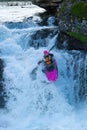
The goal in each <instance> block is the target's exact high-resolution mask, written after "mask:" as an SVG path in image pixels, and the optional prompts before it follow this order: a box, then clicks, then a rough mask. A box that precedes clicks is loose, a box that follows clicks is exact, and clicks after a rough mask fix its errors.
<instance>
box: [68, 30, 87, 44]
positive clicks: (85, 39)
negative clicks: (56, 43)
mask: <svg viewBox="0 0 87 130" xmlns="http://www.w3.org/2000/svg"><path fill="white" fill-rule="evenodd" d="M67 34H69V35H70V36H73V37H75V38H76V39H78V40H80V41H82V42H84V43H87V36H86V35H83V34H79V33H76V32H67Z"/></svg>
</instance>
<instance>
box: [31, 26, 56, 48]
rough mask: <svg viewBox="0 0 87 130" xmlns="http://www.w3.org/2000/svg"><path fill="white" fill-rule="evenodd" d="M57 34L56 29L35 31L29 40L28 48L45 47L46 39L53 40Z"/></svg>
mask: <svg viewBox="0 0 87 130" xmlns="http://www.w3.org/2000/svg"><path fill="white" fill-rule="evenodd" d="M57 33H58V30H57V28H50V27H49V28H47V29H46V28H45V29H41V30H38V31H36V32H35V33H34V34H33V35H32V36H31V39H30V40H29V46H32V47H34V48H36V49H38V48H39V47H46V46H47V45H48V43H47V38H48V37H49V38H53V37H54V36H55V35H56V34H57Z"/></svg>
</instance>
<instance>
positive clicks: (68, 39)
mask: <svg viewBox="0 0 87 130" xmlns="http://www.w3.org/2000/svg"><path fill="white" fill-rule="evenodd" d="M57 47H58V48H59V49H68V50H84V51H87V44H86V43H84V42H81V41H80V40H78V39H76V38H74V37H72V36H70V35H68V34H67V33H66V32H63V31H62V32H60V33H59V35H58V43H57Z"/></svg>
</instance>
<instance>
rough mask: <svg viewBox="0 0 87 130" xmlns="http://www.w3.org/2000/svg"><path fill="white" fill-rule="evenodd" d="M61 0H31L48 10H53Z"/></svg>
mask: <svg viewBox="0 0 87 130" xmlns="http://www.w3.org/2000/svg"><path fill="white" fill-rule="evenodd" d="M62 1H63V0H50V1H49V0H32V2H33V3H34V4H36V5H38V6H40V7H42V8H45V9H46V10H47V11H48V12H49V11H50V12H55V11H56V8H57V7H58V6H59V3H61V2H62Z"/></svg>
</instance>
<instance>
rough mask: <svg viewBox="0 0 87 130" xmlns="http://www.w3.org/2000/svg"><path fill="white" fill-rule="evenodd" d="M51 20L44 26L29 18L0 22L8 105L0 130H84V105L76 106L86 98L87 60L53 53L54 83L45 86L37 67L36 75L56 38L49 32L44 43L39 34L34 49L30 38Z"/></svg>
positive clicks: (86, 128) (77, 54)
mask: <svg viewBox="0 0 87 130" xmlns="http://www.w3.org/2000/svg"><path fill="white" fill-rule="evenodd" d="M50 20H52V19H51V18H50V19H49V20H48V26H40V25H38V21H33V19H32V21H31V19H30V20H29V21H28V22H27V23H24V22H22V23H20V22H18V23H10V24H9V23H3V24H0V58H1V59H3V60H4V74H3V76H4V89H5V92H6V95H7V103H6V107H5V108H4V109H1V110H0V130H87V124H86V121H87V116H86V115H87V113H86V112H87V108H86V107H87V105H86V103H85V102H84V103H80V104H78V105H76V104H77V103H78V102H79V100H80V99H82V98H84V97H85V93H84V92H85V91H86V84H87V83H86V82H87V79H86V71H87V70H86V67H87V63H86V62H85V61H86V60H87V56H86V55H85V54H83V53H81V52H79V51H78V52H77V51H64V50H57V49H56V48H55V49H53V50H52V51H51V52H52V53H53V54H54V55H55V58H56V60H57V65H58V70H59V78H58V80H57V81H56V82H54V83H48V81H47V79H46V77H45V75H44V74H43V73H42V71H41V66H38V67H37V70H35V71H34V68H35V67H36V66H37V63H38V61H39V60H40V59H41V58H42V56H43V50H44V49H50V48H51V47H52V46H53V45H54V44H55V42H56V38H57V36H58V34H57V33H56V34H55V35H52V33H51V34H50V33H49V34H48V35H47V36H46V37H45V38H44V39H43V38H42V39H41V36H40V35H42V34H39V36H38V39H36V41H37V42H39V44H40V45H41V46H40V47H38V48H37V47H35V45H36V44H35V43H34V42H33V43H34V47H33V46H32V45H31V42H32V41H34V39H33V38H32V35H33V34H35V33H36V32H37V33H38V31H42V30H43V29H47V28H49V29H50V28H53V27H54V25H53V24H51V22H52V21H50ZM43 40H45V45H44V44H43V43H42V41H43ZM37 42H36V43H37ZM83 55H84V56H83ZM84 60H85V61H84ZM83 61H84V62H83ZM84 68H85V69H84ZM83 70H84V71H83ZM32 71H33V72H32ZM81 73H82V75H83V77H81ZM82 86H83V87H84V89H83V90H81V91H80V89H82ZM80 92H83V93H81V94H80ZM83 95H84V96H83Z"/></svg>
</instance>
